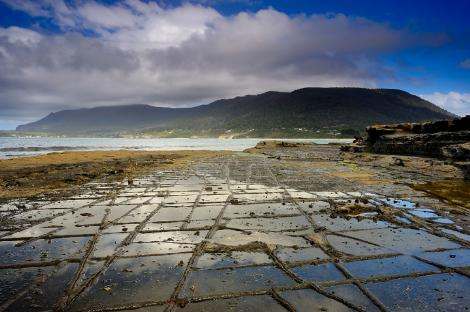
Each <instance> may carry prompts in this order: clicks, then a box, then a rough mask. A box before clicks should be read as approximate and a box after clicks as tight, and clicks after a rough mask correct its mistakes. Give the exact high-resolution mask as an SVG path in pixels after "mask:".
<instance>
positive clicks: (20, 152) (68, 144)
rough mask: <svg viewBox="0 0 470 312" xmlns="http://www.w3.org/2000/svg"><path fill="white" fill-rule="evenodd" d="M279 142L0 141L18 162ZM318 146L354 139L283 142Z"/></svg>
mask: <svg viewBox="0 0 470 312" xmlns="http://www.w3.org/2000/svg"><path fill="white" fill-rule="evenodd" d="M266 140H276V139H199V138H198V139H193V138H171V139H159V138H155V139H137V138H136V139H133V138H62V137H61V138H56V137H33V138H31V137H26V138H21V137H14V138H10V137H0V158H1V159H6V158H16V157H25V156H34V155H39V154H47V153H51V152H63V151H97V150H121V149H126V150H147V151H152V150H156V151H158V150H232V151H242V150H244V149H247V148H250V147H254V146H255V145H256V143H258V142H259V141H266ZM277 140H280V139H277ZM282 140H283V141H291V142H311V143H317V144H328V143H351V142H352V141H353V140H352V139H282Z"/></svg>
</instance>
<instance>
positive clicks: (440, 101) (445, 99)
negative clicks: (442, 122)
mask: <svg viewBox="0 0 470 312" xmlns="http://www.w3.org/2000/svg"><path fill="white" fill-rule="evenodd" d="M421 97H422V98H424V99H426V100H428V101H429V102H431V103H434V104H436V105H438V106H440V107H442V108H444V109H445V110H447V111H449V112H451V113H454V114H456V115H459V116H465V115H470V93H459V92H455V91H451V92H449V93H440V92H434V93H431V94H423V95H421Z"/></svg>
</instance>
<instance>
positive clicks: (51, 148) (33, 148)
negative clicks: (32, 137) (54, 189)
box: [0, 146, 91, 152]
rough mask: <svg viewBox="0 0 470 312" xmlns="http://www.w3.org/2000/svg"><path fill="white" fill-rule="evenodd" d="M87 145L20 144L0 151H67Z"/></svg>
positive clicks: (83, 147) (86, 147)
mask: <svg viewBox="0 0 470 312" xmlns="http://www.w3.org/2000/svg"><path fill="white" fill-rule="evenodd" d="M90 148H91V147H89V146H21V147H3V148H0V152H41V151H68V150H82V149H90Z"/></svg>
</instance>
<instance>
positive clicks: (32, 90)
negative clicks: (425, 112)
mask: <svg viewBox="0 0 470 312" xmlns="http://www.w3.org/2000/svg"><path fill="white" fill-rule="evenodd" d="M0 1H1V0H0ZM4 2H6V3H7V4H8V5H10V6H11V7H12V8H15V9H19V10H23V11H25V12H28V14H31V15H36V16H37V15H39V16H46V17H47V18H50V19H51V20H53V21H54V22H55V23H56V24H57V25H59V27H61V28H62V30H63V33H61V34H55V35H51V34H41V33H40V32H38V31H33V30H29V29H23V28H19V27H10V28H0V116H6V117H9V118H13V119H18V118H20V116H23V117H22V118H28V119H29V118H37V117H41V115H44V114H47V113H49V112H50V111H57V110H60V109H65V108H71V107H87V106H88V107H89V106H96V105H111V104H128V103H147V104H155V105H164V106H182V105H196V104H201V103H207V102H209V101H211V100H214V99H217V98H221V97H231V96H236V95H242V94H248V93H259V92H263V91H268V90H293V89H295V88H300V87H305V86H363V87H374V86H375V85H376V81H377V80H378V79H381V78H384V76H385V78H387V77H388V76H389V75H393V74H394V73H393V72H390V70H389V69H388V68H387V67H385V66H382V65H381V64H380V63H379V62H378V57H377V56H378V55H379V54H380V53H383V52H390V51H394V50H398V49H402V48H405V47H407V46H409V45H416V44H418V45H428V44H435V43H436V42H439V40H441V39H442V38H441V37H439V36H415V35H413V34H410V33H408V32H406V31H403V30H396V29H393V28H391V27H390V26H388V25H384V24H381V23H376V22H374V21H370V20H367V19H364V18H353V17H348V16H345V15H342V14H337V15H330V14H328V15H311V16H306V15H299V16H289V15H286V14H284V13H281V12H278V11H276V10H274V9H265V10H261V11H258V12H256V13H243V12H242V13H239V14H236V15H233V16H222V15H221V14H219V13H218V12H217V11H215V10H214V9H212V8H210V7H204V6H201V5H193V4H190V3H187V4H184V5H182V6H177V7H162V6H159V5H158V4H156V3H155V2H148V3H147V2H144V1H140V0H126V1H122V2H118V3H116V4H113V5H103V4H101V3H99V2H90V1H79V2H76V3H74V4H73V5H70V3H69V2H67V3H65V2H63V1H61V0H44V1H41V2H38V1H27V0H24V1H14V0H4ZM84 31H86V32H87V33H88V32H92V33H93V34H94V35H93V36H89V37H86V36H84V35H83V34H82V33H83V32H84ZM0 119H1V118H0ZM5 119H6V118H5Z"/></svg>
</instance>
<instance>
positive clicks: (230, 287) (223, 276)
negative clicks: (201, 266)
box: [182, 266, 295, 297]
mask: <svg viewBox="0 0 470 312" xmlns="http://www.w3.org/2000/svg"><path fill="white" fill-rule="evenodd" d="M294 284H295V282H294V281H293V280H292V279H290V278H289V277H288V276H287V275H286V274H285V273H284V272H283V271H281V270H279V269H278V268H276V267H273V266H260V267H242V268H235V269H220V270H200V271H192V272H191V273H190V275H189V278H188V280H187V281H186V283H185V287H184V289H183V292H182V296H183V297H193V296H208V295H216V294H227V293H235V292H246V291H256V290H259V289H269V288H272V287H280V286H292V285H294Z"/></svg>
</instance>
